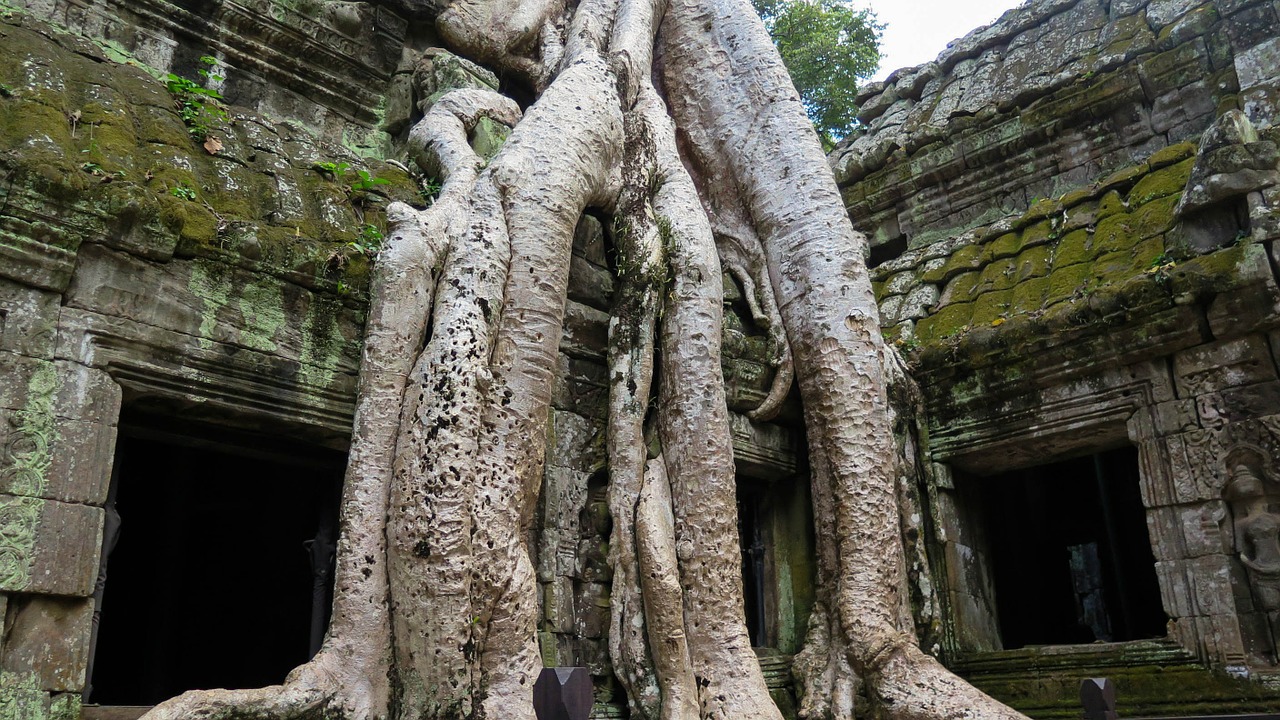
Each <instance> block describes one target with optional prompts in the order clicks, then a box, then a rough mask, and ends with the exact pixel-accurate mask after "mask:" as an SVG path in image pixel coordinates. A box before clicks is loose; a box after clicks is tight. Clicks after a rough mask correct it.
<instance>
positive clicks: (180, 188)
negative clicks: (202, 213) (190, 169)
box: [169, 183, 196, 202]
mask: <svg viewBox="0 0 1280 720" xmlns="http://www.w3.org/2000/svg"><path fill="white" fill-rule="evenodd" d="M169 194H170V195H172V196H174V197H176V198H179V199H181V200H188V201H191V202H195V199H196V191H195V188H193V187H191V186H190V185H188V184H186V183H182V184H181V185H174V186H173V187H172V188H170V189H169Z"/></svg>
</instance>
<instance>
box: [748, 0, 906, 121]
mask: <svg viewBox="0 0 1280 720" xmlns="http://www.w3.org/2000/svg"><path fill="white" fill-rule="evenodd" d="M752 4H753V5H754V6H755V9H756V12H757V13H759V14H760V18H761V19H762V20H764V24H765V27H766V28H768V30H769V35H770V36H771V37H772V38H773V42H774V44H775V45H777V46H778V52H779V53H780V54H781V55H782V62H783V63H785V64H786V66H787V70H788V71H790V73H791V80H792V81H793V82H794V83H795V85H796V90H797V91H799V93H800V98H801V99H802V100H803V101H804V106H805V110H806V111H807V112H808V113H809V118H810V119H811V120H813V125H814V127H815V128H817V130H818V134H819V135H820V136H822V139H823V142H824V143H825V144H827V145H828V146H830V145H831V144H833V143H834V141H835V140H838V139H839V138H842V137H844V136H845V135H847V134H848V133H849V132H850V131H852V130H853V128H854V126H855V124H856V123H857V113H858V109H857V106H856V105H855V104H854V96H855V95H856V94H857V82H858V79H859V78H866V77H869V76H870V75H871V74H872V73H874V72H875V71H876V68H877V67H878V65H879V63H880V33H881V31H882V30H883V28H884V26H883V25H881V24H880V23H878V22H876V16H875V13H873V12H872V11H871V10H858V9H855V8H854V7H853V6H852V5H851V4H850V2H849V1H848V0H752Z"/></svg>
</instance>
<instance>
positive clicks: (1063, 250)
mask: <svg viewBox="0 0 1280 720" xmlns="http://www.w3.org/2000/svg"><path fill="white" fill-rule="evenodd" d="M1092 259H1093V233H1092V232H1090V231H1089V230H1085V229H1083V228H1082V229H1080V230H1073V231H1072V232H1069V233H1067V234H1066V235H1065V236H1063V237H1062V239H1061V240H1059V241H1058V243H1057V245H1055V246H1054V248H1053V267H1067V266H1069V265H1076V264H1079V263H1082V262H1088V261H1089V260H1092Z"/></svg>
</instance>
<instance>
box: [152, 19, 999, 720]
mask: <svg viewBox="0 0 1280 720" xmlns="http://www.w3.org/2000/svg"><path fill="white" fill-rule="evenodd" d="M437 29H438V30H439V32H440V35H441V37H443V38H444V39H445V40H446V41H447V42H449V43H450V44H452V46H453V49H455V50H456V51H458V52H459V53H461V54H463V55H467V56H469V57H471V58H473V59H476V60H479V61H482V62H486V63H488V64H490V65H491V66H492V67H494V68H497V69H500V70H503V71H505V73H506V75H507V77H508V79H509V81H511V82H515V83H524V84H525V85H526V86H527V88H529V89H531V90H532V91H533V92H534V93H536V94H537V100H536V102H534V103H533V105H531V106H530V107H529V108H528V109H527V110H526V111H525V112H524V113H523V114H522V113H521V112H520V111H519V109H518V108H516V107H515V105H514V104H513V103H512V102H511V101H510V100H506V99H503V98H501V97H499V96H497V95H496V94H493V93H487V92H480V91H474V90H469V91H456V92H454V93H451V94H448V95H446V96H445V97H444V98H442V99H440V100H439V101H438V102H437V103H436V104H435V105H434V106H433V107H432V108H431V109H430V110H428V111H427V113H426V116H425V117H424V119H423V121H422V122H421V123H420V124H419V125H418V126H417V127H416V128H415V129H414V131H413V132H412V134H411V138H412V144H413V147H412V148H411V150H412V154H413V155H414V157H415V158H416V159H418V160H419V162H420V163H422V164H423V165H424V166H425V167H429V168H431V169H433V170H434V171H439V172H443V173H444V175H445V176H446V179H445V185H444V189H443V192H442V195H441V198H440V200H439V201H438V202H437V203H436V204H435V205H433V206H432V207H431V208H430V209H428V210H426V211H422V212H416V211H412V210H411V209H409V208H407V207H405V206H399V205H397V206H393V207H392V208H390V209H389V216H390V220H391V240H390V242H389V244H388V247H387V248H385V249H384V250H383V253H382V256H381V257H380V259H379V261H378V264H377V272H376V274H375V279H374V286H373V305H372V307H371V315H370V320H369V326H368V330H367V332H368V335H367V339H366V347H365V358H364V363H363V365H362V369H361V381H360V397H359V399H358V402H357V414H356V427H355V432H354V435H353V439H352V453H351V461H350V465H349V467H348V474H347V482H346V486H345V489H344V497H343V519H342V534H341V538H340V546H339V556H338V557H339V559H338V570H337V575H336V582H337V588H336V592H335V601H334V616H333V621H332V623H331V626H330V631H329V634H328V636H327V638H326V643H325V645H324V647H323V649H322V650H321V653H320V654H319V655H318V656H317V657H316V658H315V659H314V660H313V661H312V662H310V663H308V664H306V665H304V666H302V667H301V668H299V669H298V670H295V671H294V672H293V673H292V674H291V675H290V676H289V678H288V679H287V680H286V682H285V684H284V685H283V686H279V687H274V688H265V689H262V690H240V691H209V692H200V693H188V694H186V695H183V696H181V697H180V698H176V699H174V700H171V701H169V702H166V703H163V704H162V705H160V706H158V707H157V708H156V709H155V710H154V711H152V713H150V714H149V715H148V716H146V717H147V720H157V719H165V720H169V719H176V718H209V719H218V720H230V719H231V718H270V719H271V720H284V719H285V718H295V717H304V716H305V717H324V718H329V719H336V718H341V719H343V720H383V719H387V718H393V719H395V720H401V719H404V720H424V719H428V718H430V719H440V720H455V719H460V718H490V719H494V720H496V719H499V718H501V719H503V720H507V719H510V720H532V718H533V717H534V714H533V708H532V691H531V689H532V684H533V681H534V679H535V677H536V673H537V670H538V668H539V665H540V659H539V656H538V651H537V645H536V643H535V632H536V629H537V619H538V598H537V584H536V582H535V577H534V573H533V570H532V567H533V566H532V564H531V562H530V558H529V551H528V547H527V544H526V539H527V538H528V535H529V528H530V526H531V522H532V519H533V514H534V512H535V509H536V507H537V496H538V489H539V487H540V486H541V483H542V477H543V463H544V459H545V458H544V457H543V455H544V453H545V445H546V443H545V442H544V438H545V437H546V435H547V424H548V417H549V413H550V402H551V392H552V385H553V381H554V377H555V373H556V363H555V360H556V354H557V351H558V344H559V340H560V337H561V333H562V326H563V315H564V304H565V298H566V294H567V284H568V268H569V260H570V245H571V240H572V237H573V232H574V228H575V226H576V224H577V222H578V219H579V217H580V216H581V214H582V213H583V212H584V210H586V209H588V208H595V209H596V210H597V211H600V212H604V213H608V214H610V215H612V216H613V218H614V223H613V228H614V233H613V234H614V241H615V245H616V247H617V250H618V254H619V257H618V260H619V262H618V274H619V283H618V285H619V288H618V294H617V300H616V304H615V307H614V313H613V321H612V323H611V326H610V348H609V356H608V365H609V372H610V400H609V419H608V439H607V444H608V455H609V461H610V476H611V486H610V489H609V506H610V509H611V511H612V512H613V514H614V535H613V537H612V539H611V558H612V561H613V563H614V567H615V574H614V578H615V580H614V588H613V611H612V612H613V616H612V625H611V633H610V650H611V653H612V655H613V660H614V665H615V668H616V670H617V673H618V675H619V678H620V680H621V681H622V684H623V686H624V688H625V689H626V691H627V693H628V697H629V701H630V705H631V710H632V714H633V717H635V718H637V719H644V720H712V719H715V720H755V719H759V720H779V718H780V713H779V712H778V710H777V708H776V707H774V705H773V703H772V700H771V699H770V697H769V693H768V690H767V688H766V686H765V683H764V679H763V677H762V675H761V672H760V668H759V666H758V664H757V662H756V658H755V655H754V652H753V651H752V649H751V647H750V643H749V641H748V637H747V630H746V626H745V621H744V617H743V601H742V584H741V575H740V558H739V553H738V538H737V526H736V520H737V511H736V500H735V494H736V488H735V478H734V466H733V455H732V443H731V436H730V431H729V416H728V411H727V409H726V402H725V395H724V381H723V377H722V372H721V365H720V362H721V358H720V340H721V331H722V328H721V322H722V284H721V283H722V274H723V273H724V272H729V273H732V274H733V275H735V276H736V277H737V279H738V280H739V281H740V282H741V283H742V285H743V286H744V289H745V290H746V292H747V298H748V303H749V304H750V306H751V309H752V314H753V316H754V318H755V319H756V321H757V322H758V323H759V324H760V325H762V326H763V327H764V328H765V329H766V331H767V332H768V333H769V336H770V338H771V340H772V344H773V348H774V353H773V355H774V357H773V362H774V363H775V364H776V365H777V367H778V373H777V378H776V380H775V385H774V387H773V389H772V390H771V392H770V393H769V395H768V398H767V399H766V401H765V403H764V404H763V405H762V406H761V407H760V408H758V409H757V410H756V411H755V412H754V413H753V416H755V417H757V418H759V419H764V418H767V417H769V416H771V414H772V413H774V412H775V411H776V410H777V407H778V405H779V404H780V403H781V401H782V399H783V398H784V397H785V396H786V394H787V392H788V390H789V389H790V387H791V384H792V374H791V373H792V367H793V365H794V371H795V376H797V377H798V378H799V381H800V392H801V396H802V399H803V403H804V412H805V422H806V428H807V431H808V435H809V445H810V452H811V454H812V458H811V460H812V463H811V464H812V467H813V469H814V471H813V484H814V493H813V495H814V511H815V512H814V514H815V519H816V522H817V523H818V530H819V532H818V536H819V538H820V542H819V548H818V550H819V558H818V560H819V577H820V587H819V594H820V602H819V605H818V608H819V609H818V611H817V612H816V613H815V618H814V622H813V623H812V628H813V630H812V632H811V634H810V638H809V645H808V647H806V649H805V651H804V652H803V653H802V654H801V656H800V658H799V659H798V660H797V668H798V671H799V672H800V673H801V674H802V675H803V676H804V680H805V681H804V682H803V684H802V685H803V689H804V694H805V697H804V698H803V709H804V712H805V713H806V715H807V716H808V717H813V718H817V717H823V718H833V719H841V720H843V719H844V718H848V717H850V715H851V713H852V698H853V696H854V694H855V688H856V682H857V678H859V677H860V678H861V679H862V680H863V681H864V682H865V683H866V687H867V694H868V695H869V697H870V698H871V699H872V701H873V703H875V704H876V705H877V711H878V712H879V713H880V714H881V715H883V716H884V717H890V718H904V719H911V720H915V719H920V720H925V719H942V718H964V717H971V718H1001V719H1003V718H1009V719H1013V718H1021V716H1020V715H1018V714H1017V713H1014V712H1013V711H1011V710H1009V709H1008V708H1006V707H1004V706H1003V705H1000V704H999V703H996V702H995V701H993V700H991V699H990V698H987V697H986V696H984V695H982V694H981V693H979V692H978V691H976V690H974V689H972V688H971V687H969V686H968V685H966V684H964V683H963V682H961V681H960V680H959V679H957V678H956V677H955V676H953V675H951V674H950V673H949V672H947V671H946V670H945V669H944V668H942V667H941V666H940V665H939V664H937V662H936V661H934V660H933V659H932V658H929V657H928V656H926V655H924V654H923V653H922V652H920V651H919V649H918V648H917V647H916V646H915V642H914V637H913V635H912V628H911V623H910V622H909V621H906V622H904V620H903V618H902V612H901V609H902V607H903V603H902V601H901V599H900V593H899V590H900V588H901V585H902V583H901V578H902V568H903V561H902V549H901V545H900V543H899V538H898V524H897V517H898V513H897V508H896V501H895V495H894V493H895V488H894V480H893V474H892V472H891V470H892V467H893V447H892V443H891V441H890V437H889V433H890V427H889V422H888V416H887V413H886V400H885V390H884V382H885V380H884V377H883V374H882V365H881V352H880V351H881V349H882V347H883V345H882V341H881V337H880V334H879V327H878V322H877V320H878V313H877V310H876V307H875V303H874V301H873V299H872V296H871V292H870V283H869V280H868V277H867V272H866V270H865V267H864V266H863V263H862V254H863V252H864V250H865V248H864V244H865V241H864V239H863V238H861V236H859V235H857V234H856V233H854V232H853V230H852V228H851V227H850V225H849V221H848V218H847V217H846V216H845V215H844V211H843V208H842V207H841V204H840V198H839V195H838V193H837V191H836V188H835V185H834V183H833V181H832V178H831V175H830V172H829V170H828V169H827V166H826V163H825V161H824V158H823V156H822V153H821V150H820V148H819V146H818V142H817V137H816V135H815V133H814V132H813V129H812V127H811V126H810V125H809V123H808V120H807V119H806V117H805V115H804V112H803V108H802V107H801V105H800V103H799V100H798V98H797V97H796V95H795V91H794V90H793V89H792V87H791V84H790V81H789V78H788V77H787V75H786V72H785V70H784V69H783V68H782V65H781V62H780V60H779V59H778V56H777V54H776V51H775V50H774V48H773V46H772V44H771V43H770V42H769V40H768V37H767V35H765V33H764V30H763V27H762V26H761V25H760V23H759V20H758V19H757V18H756V17H755V15H754V12H753V11H752V9H751V7H750V6H749V5H748V4H747V3H746V2H745V1H744V0H669V2H668V0H581V2H578V3H564V2H561V1H560V0H456V1H455V2H453V3H452V4H450V6H449V7H448V9H446V10H445V11H444V12H443V13H442V14H441V16H440V18H439V21H438V28H437ZM655 70H656V72H655ZM482 117H488V118H491V119H494V120H497V121H499V122H502V123H505V124H508V125H512V126H514V127H513V130H512V133H511V135H510V137H509V139H508V140H507V141H506V143H505V145H504V146H503V148H502V149H501V151H500V152H499V153H498V155H497V156H496V157H495V158H494V159H493V160H492V162H490V163H488V164H487V165H486V164H485V163H484V162H482V161H481V160H480V158H478V157H476V155H475V153H474V152H472V151H471V149H470V147H468V145H467V136H468V133H469V132H470V131H471V130H472V129H473V128H474V125H475V123H476V122H478V120H479V119H480V118H482ZM673 118H674V120H673ZM677 128H678V130H677ZM392 688H394V692H392Z"/></svg>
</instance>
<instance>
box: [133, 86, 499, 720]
mask: <svg viewBox="0 0 1280 720" xmlns="http://www.w3.org/2000/svg"><path fill="white" fill-rule="evenodd" d="M493 97H495V98H498V99H499V100H500V101H501V102H500V103H499V104H498V105H499V106H501V105H502V104H503V103H510V101H509V100H507V99H506V98H501V96H497V95H496V94H494V95H493ZM471 98H472V99H476V97H475V96H474V95H472V96H471ZM447 106H448V105H446V107H447ZM507 110H508V111H509V110H510V106H507ZM516 112H517V114H518V110H517V111H516ZM481 114H483V113H477V114H475V115H473V116H463V115H453V120H452V121H448V120H445V119H443V118H440V117H437V118H435V119H436V120H439V121H440V122H441V123H443V124H444V125H448V124H450V123H451V122H452V123H461V127H460V128H459V129H458V130H455V131H454V132H452V133H450V132H448V129H447V128H446V129H444V130H442V133H441V135H440V138H438V139H436V140H435V141H434V142H435V143H436V144H437V145H438V147H439V149H440V150H441V155H443V156H444V157H445V158H449V156H450V150H449V147H448V143H449V142H450V140H451V139H452V140H455V141H456V138H457V137H458V136H459V135H460V137H461V142H462V143H463V144H465V142H466V131H467V130H469V128H467V127H466V125H467V123H472V124H473V123H474V122H476V121H477V120H478V118H479V117H480V116H481ZM486 116H493V117H497V118H499V119H503V118H506V117H509V112H508V113H506V114H504V113H502V112H494V113H491V114H489V115H486ZM450 136H451V137H450ZM477 160H478V159H477ZM471 164H474V161H471ZM436 167H437V168H438V169H439V170H441V171H442V172H444V173H445V174H446V175H447V176H449V177H447V179H446V183H445V186H444V188H443V190H442V193H441V199H440V201H439V202H437V203H436V205H435V206H434V207H433V208H432V209H431V210H429V211H428V212H426V213H419V212H417V211H415V210H413V209H412V208H410V207H408V206H406V205H403V204H399V203H395V204H392V205H391V206H390V207H388V209H387V219H388V226H389V228H388V233H387V240H386V243H385V244H384V247H383V248H382V250H381V252H380V254H379V261H378V263H377V264H376V265H375V268H374V274H373V277H372V279H371V283H370V293H371V298H370V316H369V318H368V321H367V327H366V335H365V344H364V357H363V360H362V362H361V366H360V378H359V386H358V387H359V389H358V394H357V404H356V413H355V424H354V430H353V433H352V444H351V451H350V456H349V459H348V465H347V473H346V479H345V481H344V484H343V495H342V500H341V528H342V530H341V534H340V537H339V543H338V553H337V567H336V572H335V577H334V586H335V587H334V605H333V614H332V618H331V620H330V625H329V632H328V635H327V636H326V638H325V643H324V646H323V647H322V649H321V650H320V652H319V653H317V655H316V656H315V657H314V658H312V659H311V660H310V661H309V662H307V663H305V664H303V665H301V666H299V667H298V668H296V669H295V670H293V671H292V672H291V673H290V674H289V676H288V677H287V678H286V679H285V682H284V684H283V685H279V686H272V687H267V688H261V689H251V690H208V691H193V692H189V693H185V694H183V695H180V696H178V697H176V698H172V699H170V700H168V701H165V702H163V703H161V704H160V705H157V706H156V707H155V708H154V709H152V710H151V711H150V712H148V713H147V714H146V715H145V716H144V718H145V719H146V720H186V719H188V718H199V719H202V720H253V719H255V718H261V719H262V720H291V719H293V718H304V717H326V718H343V719H344V720H383V719H385V718H387V717H388V715H389V696H390V689H389V684H388V678H389V674H390V671H391V663H392V658H391V629H390V620H389V617H388V612H389V611H388V583H387V568H386V540H385V514H386V509H387V504H388V494H389V488H390V472H391V467H392V461H393V458H394V451H395V444H396V437H397V434H398V433H397V430H398V427H399V424H400V417H399V415H400V407H401V401H402V398H403V396H404V391H405V386H406V384H407V381H408V375H409V372H410V370H411V367H412V363H413V358H414V357H415V355H416V353H417V351H418V348H420V347H421V346H422V344H423V341H424V338H425V334H426V327H427V318H428V315H429V312H430V308H431V306H432V302H433V296H434V292H433V291H434V285H435V283H434V273H435V272H436V271H437V270H438V268H439V266H440V263H441V260H442V257H443V255H444V253H445V250H446V248H445V247H444V246H443V245H442V244H441V242H440V239H441V238H443V237H444V236H445V233H444V232H442V226H443V225H445V224H446V223H447V221H448V218H449V215H450V211H449V209H450V208H453V207H456V205H457V203H458V202H459V200H460V198H465V197H466V196H467V194H468V193H469V192H470V190H471V185H472V183H473V182H474V177H475V171H474V170H472V169H471V165H468V164H462V163H458V162H455V161H453V160H452V159H448V160H446V161H445V162H444V163H437V164H436Z"/></svg>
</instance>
